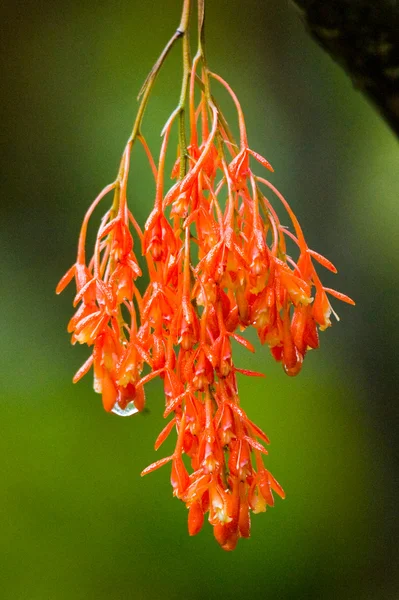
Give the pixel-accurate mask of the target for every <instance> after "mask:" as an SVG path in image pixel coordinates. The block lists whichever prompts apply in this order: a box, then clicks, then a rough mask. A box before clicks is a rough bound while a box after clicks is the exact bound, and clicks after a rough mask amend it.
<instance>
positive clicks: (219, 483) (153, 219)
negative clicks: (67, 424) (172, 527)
mask: <svg viewBox="0 0 399 600" xmlns="http://www.w3.org/2000/svg"><path fill="white" fill-rule="evenodd" d="M198 4H199V39H200V43H199V51H198V53H197V55H196V57H195V58H194V60H193V61H192V62H190V60H189V54H188V33H187V24H188V19H189V2H188V0H185V2H184V6H183V16H182V23H181V25H180V28H179V29H178V31H177V33H176V34H175V35H174V36H173V37H172V39H171V41H170V42H169V44H168V46H167V47H166V49H165V51H164V52H163V54H162V55H161V57H160V59H159V60H158V61H157V63H156V65H155V67H154V69H153V71H152V72H151V73H150V76H149V78H148V79H147V82H146V84H145V86H144V88H143V101H142V104H141V106H140V109H139V113H138V118H137V120H136V124H135V127H134V129H133V133H132V135H131V137H130V138H129V140H128V143H127V145H126V147H125V150H124V153H123V156H122V161H121V166H120V169H119V173H118V176H117V179H116V180H115V182H114V183H112V184H110V185H109V186H107V187H106V188H105V189H104V190H103V191H102V192H101V193H100V194H99V196H98V197H97V198H96V199H95V200H94V202H93V204H92V205H91V206H90V208H89V210H88V211H87V213H86V216H85V218H84V221H83V225H82V229H81V233H80V237H79V244H78V254H77V260H76V263H75V264H74V265H73V266H72V267H71V269H69V271H68V272H67V273H66V275H65V276H64V277H63V278H62V280H61V282H60V283H59V285H58V287H57V293H59V292H61V291H62V290H63V289H64V288H65V287H66V285H68V283H69V282H70V281H72V279H73V278H75V282H76V292H77V293H76V296H75V300H74V305H75V306H78V308H77V310H76V312H75V314H74V316H73V317H72V319H71V321H70V323H69V325H68V331H69V332H70V333H71V334H72V343H75V342H79V343H81V344H83V343H84V344H87V345H88V346H90V347H92V353H91V355H90V357H89V358H88V360H87V361H86V362H85V364H84V365H83V366H82V367H81V368H80V369H79V371H78V372H77V374H76V375H75V377H74V381H78V380H79V379H80V378H81V377H82V376H83V375H84V374H86V373H87V372H88V371H89V369H90V368H91V367H92V366H93V370H94V389H95V391H96V392H98V393H101V394H102V400H103V405H104V408H105V410H107V411H113V412H115V413H117V414H119V415H130V414H133V413H134V412H137V411H142V410H143V409H144V406H145V393H144V387H145V385H146V384H147V383H148V382H149V381H150V380H151V379H153V378H155V377H159V378H161V379H162V381H163V386H164V393H165V413H164V416H165V418H170V420H169V422H168V423H167V425H166V426H165V428H164V429H163V431H162V432H161V433H160V434H159V436H158V438H157V440H156V442H155V448H156V449H158V448H159V447H160V446H161V445H162V443H163V442H164V441H165V439H166V438H167V437H168V436H169V435H170V434H171V433H172V432H173V431H176V434H177V441H176V447H175V450H174V452H173V454H172V455H171V456H168V457H166V458H161V459H160V460H158V461H156V462H155V463H153V464H151V465H150V466H149V467H147V468H146V469H144V471H143V472H142V474H143V475H145V474H147V473H150V472H152V471H153V470H155V469H157V468H159V467H161V466H163V465H165V464H167V463H169V462H170V463H171V484H172V488H173V494H174V495H175V496H176V497H177V498H179V499H181V500H182V501H183V502H184V503H185V504H186V506H187V507H188V509H189V512H188V528H189V533H190V535H195V534H197V533H198V532H199V531H200V529H201V527H202V524H203V521H204V515H206V514H207V515H208V520H209V522H210V523H211V525H212V526H213V528H214V534H215V538H216V539H217V541H218V542H219V544H220V545H221V547H222V548H224V549H225V550H233V549H234V548H235V546H236V544H237V541H238V539H239V538H240V537H249V535H250V513H251V512H253V513H258V512H264V511H265V510H266V507H267V506H273V505H274V497H273V493H275V494H277V495H279V496H280V497H282V498H284V492H283V490H282V488H281V486H280V485H279V484H278V483H277V481H276V480H275V479H274V477H273V476H272V475H271V473H270V472H269V471H268V470H267V469H266V468H265V466H264V457H265V456H266V455H267V451H266V449H265V444H268V441H269V440H268V438H267V436H266V435H265V434H264V433H263V431H262V430H261V429H260V428H259V427H258V426H257V425H255V424H254V423H253V422H252V421H251V420H250V418H249V417H248V416H247V414H246V412H245V411H244V410H243V409H242V408H241V403H240V398H239V392H238V385H237V372H239V373H242V374H244V375H247V376H261V374H260V373H255V372H251V371H248V370H244V369H241V368H239V367H237V366H236V364H235V362H234V359H233V352H232V340H235V341H236V342H238V343H239V344H241V345H242V346H244V347H245V348H246V349H247V350H249V351H251V352H254V347H253V345H252V344H251V343H250V342H249V341H248V340H247V339H246V338H245V337H243V336H242V333H243V332H244V331H245V330H246V329H248V328H251V327H253V328H254V329H255V330H256V332H257V334H258V336H259V339H260V341H261V343H262V344H267V345H268V346H269V348H270V350H271V353H272V356H273V357H274V359H275V360H277V361H279V362H281V363H282V366H283V368H284V370H285V372H286V373H287V374H288V375H290V376H293V375H297V374H298V373H299V371H300V370H301V368H302V364H303V360H304V358H305V355H306V353H307V351H308V350H309V349H312V348H317V347H318V346H319V336H318V331H320V330H324V329H326V328H327V327H329V326H330V325H331V319H330V317H331V314H334V313H333V310H332V307H331V305H330V302H329V299H328V295H330V296H331V295H332V296H335V297H336V298H338V299H339V300H342V301H344V302H348V303H350V304H353V301H352V300H351V299H350V298H348V297H347V296H345V295H343V294H341V293H339V292H336V291H335V290H332V289H330V288H326V287H324V286H323V284H322V283H321V280H320V278H319V275H318V273H317V272H316V268H315V265H316V263H317V264H319V265H322V266H323V267H325V268H327V269H329V270H330V271H332V272H336V269H335V267H334V266H333V265H332V263H331V262H330V261H329V260H327V259H326V258H324V257H323V256H321V255H320V254H318V253H317V252H315V251H314V250H312V249H310V248H309V247H308V245H307V243H306V240H305V237H304V234H303V231H302V229H301V227H300V225H299V222H298V220H297V218H296V216H295V214H294V213H293V211H292V209H291V208H290V206H289V204H288V203H287V201H286V200H285V198H284V197H283V196H282V195H281V194H280V192H279V191H278V190H277V189H276V188H275V187H274V185H273V184H272V183H270V182H269V181H268V179H266V178H265V177H264V176H263V175H258V174H256V169H257V168H261V169H266V170H267V171H269V172H270V171H273V169H272V167H271V165H270V163H269V162H268V161H267V160H266V159H265V158H263V157H262V156H260V155H259V154H258V153H257V152H255V151H254V150H252V149H251V148H250V146H249V145H248V140H247V132H246V127H245V120H244V115H243V112H242V109H241V106H240V104H239V101H238V99H237V96H236V95H235V93H234V92H233V90H232V89H231V88H230V86H229V85H228V84H227V83H226V81H224V79H222V78H221V77H220V76H219V75H216V74H214V73H212V72H211V71H209V69H208V67H207V63H206V60H205V55H204V51H203V2H202V1H200V2H199V3H198ZM178 37H183V50H184V53H183V54H184V74H183V88H182V96H181V100H180V103H179V106H178V108H177V109H176V111H174V113H172V115H171V117H170V118H169V120H168V121H167V123H166V126H165V128H164V131H163V141H162V145H161V149H160V154H159V162H158V166H157V167H156V166H155V162H154V159H153V157H152V154H151V152H150V150H149V148H148V145H147V143H146V141H145V139H144V137H143V135H142V133H141V121H142V117H143V114H144V108H145V106H146V102H147V99H148V96H149V92H150V90H151V87H152V85H153V83H154V81H155V78H156V75H157V72H158V70H159V69H160V67H161V65H162V63H163V60H164V58H165V56H166V54H167V52H168V50H169V48H170V47H171V45H172V44H173V43H174V41H175V40H176V39H177V38H178ZM213 81H214V82H215V85H222V86H223V87H224V88H225V90H227V92H228V93H229V95H230V97H231V98H232V101H233V102H234V104H235V106H236V109H237V116H238V127H239V132H240V139H239V142H238V144H237V143H236V142H235V140H234V138H233V136H232V134H231V131H230V129H229V127H228V125H227V122H226V119H225V118H224V116H223V113H222V111H221V109H220V107H219V105H218V104H217V102H216V100H215V98H214V96H213V95H212V94H213V89H212V91H211V82H213ZM186 103H187V105H188V109H189V116H190V131H189V138H188V140H187V135H186V131H185V125H184V107H185V106H186ZM177 120H178V121H179V136H178V139H179V141H178V158H177V161H176V163H175V165H174V167H173V170H172V174H171V175H172V178H175V179H177V181H176V183H175V184H174V185H173V186H172V187H171V188H170V189H168V190H165V185H164V180H165V160H166V156H167V153H168V152H169V149H170V139H171V131H172V128H173V125H174V123H175V121H177ZM136 140H139V141H140V142H141V143H142V145H143V148H144V150H145V153H146V155H147V158H148V160H149V163H150V166H151V168H152V171H153V173H154V177H155V188H156V191H155V203H154V208H153V210H152V212H151V214H150V216H149V217H148V219H147V222H146V224H145V226H144V230H142V229H141V228H140V226H139V225H138V223H137V222H136V220H135V218H134V217H133V215H132V213H131V211H130V209H129V208H128V201H127V195H128V194H127V192H128V174H129V168H130V157H131V149H132V146H133V143H134V142H135V141H136ZM254 168H255V170H253V169H254ZM111 192H112V193H113V202H112V205H111V207H110V208H109V209H108V210H107V211H106V212H105V214H104V216H103V218H102V220H101V223H100V227H99V229H98V233H97V237H96V242H95V245H94V249H93V255H92V257H91V258H90V259H89V260H87V259H86V250H85V246H86V232H87V228H88V224H89V220H90V218H91V216H92V213H93V211H94V209H95V208H96V207H97V205H98V204H99V203H100V202H101V201H102V200H103V199H104V198H106V197H107V196H108V195H109V194H110V193H111ZM273 199H277V200H278V202H280V203H281V204H282V207H283V208H284V210H285V212H286V214H287V217H288V218H289V219H290V221H291V225H292V229H290V228H288V227H286V226H283V225H282V224H281V222H280V220H279V218H278V216H277V212H276V209H275V208H274V200H273ZM133 232H134V234H135V236H137V238H138V239H139V240H140V244H141V249H140V250H141V252H142V254H143V255H144V257H145V261H146V268H147V271H148V275H149V284H148V287H147V289H146V290H145V292H144V294H143V295H141V294H140V293H139V290H138V287H137V285H136V282H137V279H138V278H139V277H140V276H141V270H140V267H139V264H138V260H137V258H136V254H135V250H134V244H133V235H132V233H133ZM287 242H289V245H288V244H287ZM288 247H292V248H294V249H296V252H295V255H293V253H292V252H290V253H289V252H288V249H287V248H288ZM184 455H186V457H188V462H187V460H184V459H183V457H184ZM188 465H190V466H189V467H188Z"/></svg>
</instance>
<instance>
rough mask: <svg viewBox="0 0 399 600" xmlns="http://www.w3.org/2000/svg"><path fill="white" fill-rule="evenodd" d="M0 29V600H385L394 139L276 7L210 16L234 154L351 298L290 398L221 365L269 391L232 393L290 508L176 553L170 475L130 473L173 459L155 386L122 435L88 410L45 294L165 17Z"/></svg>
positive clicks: (290, 386) (393, 387)
mask: <svg viewBox="0 0 399 600" xmlns="http://www.w3.org/2000/svg"><path fill="white" fill-rule="evenodd" d="M0 10H1V15H0V16H1V20H0V21H1V29H2V32H1V36H0V39H1V41H0V44H1V48H2V61H1V82H2V86H1V87H2V89H1V109H2V110H1V114H2V130H3V132H2V136H1V141H2V144H1V155H2V156H1V168H2V177H1V179H0V186H1V199H2V200H1V222H0V227H1V267H0V269H1V280H2V286H1V288H2V291H1V297H0V303H1V311H0V320H1V329H0V349H1V363H0V364H1V366H0V369H1V380H0V402H1V423H2V424H1V436H0V473H1V491H0V514H1V537H0V565H1V568H0V597H1V598H2V599H4V600H83V599H89V600H90V599H96V600H103V599H111V600H124V599H130V598H132V599H133V598H134V599H135V600H141V599H145V600H161V599H162V600H177V599H180V598H181V599H187V600H201V599H202V598H210V599H214V598H215V599H219V598H244V597H245V598H246V597H248V598H255V597H256V598H261V599H263V598H264V599H266V598H267V599H270V600H271V599H276V600H289V599H295V600H300V599H307V600H330V599H331V600H332V599H334V600H385V599H389V600H390V599H394V598H397V595H396V593H395V589H396V586H397V584H398V577H397V572H396V569H397V565H398V562H397V559H398V554H397V547H398V537H397V533H398V532H397V529H398V521H397V514H396V511H397V504H398V500H399V498H398V464H397V452H398V449H399V440H398V431H397V428H396V427H397V421H398V419H397V417H398V410H397V396H398V394H397V388H398V360H397V352H398V350H397V349H398V347H399V339H398V327H397V321H398V318H397V290H398V286H399V260H398V242H399V238H398V234H397V231H398V216H399V209H398V189H399V169H398V158H399V152H398V146H397V140H395V138H394V136H393V135H392V133H391V132H390V130H389V129H388V127H387V126H386V125H385V124H384V122H383V121H382V120H381V119H380V118H379V116H378V115H377V113H376V112H375V111H374V110H373V109H372V108H371V107H370V106H369V105H368V104H367V103H366V101H365V100H364V98H363V97H362V96H361V95H360V93H358V92H357V91H356V90H355V89H354V87H353V85H352V83H351V82H350V81H349V79H348V78H347V77H346V76H345V75H344V74H343V72H342V71H341V70H340V69H339V68H338V67H337V66H336V65H334V64H333V62H332V61H331V60H330V58H329V57H328V56H326V55H325V54H324V53H322V52H321V50H320V49H319V48H318V47H317V46H316V45H315V44H314V43H313V42H312V41H311V40H310V38H309V37H308V36H307V34H306V33H305V31H304V29H303V26H302V24H301V22H300V18H299V16H298V14H297V13H296V12H295V9H294V8H293V7H292V6H291V5H289V4H288V3H286V2H279V1H278V0H268V1H267V2H256V1H255V0H248V1H246V2H241V1H239V0H229V1H228V2H227V1H226V0H222V1H221V2H209V7H208V12H207V28H206V30H207V51H208V59H209V63H210V66H211V67H212V69H213V70H215V71H217V72H219V73H220V74H221V75H222V76H223V77H225V78H226V79H227V80H228V81H229V82H230V84H231V85H232V87H233V89H234V90H235V91H236V93H237V94H238V96H239V98H240V100H241V102H242V105H243V108H244V110H245V113H246V118H247V127H248V134H249V139H250V143H251V145H252V147H253V148H254V149H256V150H257V151H259V152H260V153H262V154H263V155H264V156H266V157H267V159H268V160H270V162H271V163H272V165H273V166H274V169H275V173H274V174H273V175H272V176H271V179H272V181H273V183H274V184H275V185H277V187H279V188H280V189H281V191H282V192H283V193H284V194H285V195H286V196H287V198H288V200H289V201H290V202H291V205H292V207H293V208H294V210H295V211H296V213H297V215H298V217H299V219H300V221H301V223H302V225H303V227H304V230H305V233H306V235H307V238H308V241H309V244H310V246H311V247H312V248H314V249H316V250H317V251H319V252H321V253H323V254H325V255H326V256H327V257H328V258H330V259H331V260H332V261H333V262H334V263H335V264H336V265H337V266H338V268H339V273H338V275H337V276H334V277H332V276H330V275H329V273H327V272H326V273H325V274H324V275H325V277H324V281H325V282H326V285H329V286H330V287H335V288H336V289H339V290H341V291H343V292H344V293H347V294H349V295H350V296H352V297H353V298H355V300H356V302H357V306H356V307H355V308H352V307H349V306H346V305H341V304H340V303H339V302H337V301H336V302H335V301H333V303H334V308H336V310H337V311H338V313H339V314H340V316H341V319H342V320H341V322H340V323H338V324H334V327H333V328H332V329H330V330H328V331H326V332H325V333H323V334H322V335H321V349H320V350H318V351H317V352H312V353H310V355H309V356H308V357H307V360H306V361H305V366H304V369H303V372H302V373H301V374H300V375H299V377H298V378H296V379H291V378H288V377H287V376H285V374H284V373H283V371H282V369H281V367H280V366H279V365H276V364H274V362H273V360H272V358H271V356H270V354H269V352H268V350H267V348H259V347H258V352H257V353H256V355H255V356H249V355H248V353H246V352H244V351H241V350H240V349H239V348H237V363H238V365H239V366H241V367H242V368H248V369H256V370H261V371H264V372H265V373H266V374H267V377H266V379H265V380H258V379H256V380H252V379H248V378H244V377H241V378H240V381H239V384H240V393H241V398H242V405H243V407H244V408H245V410H246V411H247V412H248V413H249V415H250V416H251V418H253V420H254V421H255V422H256V423H258V424H259V425H260V426H261V427H262V429H264V430H265V431H266V432H267V433H268V435H269V436H270V438H271V445H270V448H269V457H268V458H267V461H266V463H267V467H268V468H270V470H271V471H272V473H273V474H274V475H275V476H276V478H277V479H278V481H279V482H280V483H281V484H282V485H283V487H284V489H285V490H286V493H287V498H286V500H285V501H281V500H279V499H278V498H277V499H276V506H275V507H274V508H273V509H269V510H268V512H267V513H266V514H260V515H255V516H254V517H253V520H252V537H251V539H250V540H241V541H240V542H239V544H238V547H237V549H236V550H235V552H234V553H224V552H223V551H222V550H221V549H220V548H219V547H218V545H217V544H216V542H215V541H214V540H213V538H212V532H211V527H210V526H209V525H208V524H207V523H206V524H205V526H204V529H203V531H202V532H201V533H200V534H199V535H198V536H197V537H195V538H190V537H189V536H188V533H187V525H186V517H187V511H186V508H185V506H184V505H183V504H182V503H180V502H179V501H178V500H176V499H174V498H173V497H172V494H171V487H170V483H169V472H168V468H167V467H166V468H164V469H162V470H160V471H157V472H155V473H153V474H152V475H150V476H148V477H146V478H144V479H141V478H140V471H141V470H142V469H143V468H144V467H145V466H147V465H148V464H149V463H151V462H153V461H154V460H156V459H157V458H159V457H160V456H163V455H165V454H166V452H167V451H168V448H166V450H165V449H164V448H162V449H161V450H159V452H158V454H156V453H155V451H154V449H153V443H154V440H155V438H156V436H157V434H158V432H159V431H160V429H161V428H162V427H163V419H162V405H163V397H162V389H161V386H160V384H159V383H151V384H150V385H148V386H147V397H148V408H149V412H148V413H146V414H143V415H136V416H134V417H132V418H130V419H129V418H128V419H122V418H118V417H117V416H115V415H109V414H106V413H105V412H104V411H103V409H102V406H101V399H100V397H99V396H97V395H96V394H95V393H94V392H93V390H92V382H91V375H88V376H87V377H86V378H85V379H84V380H83V381H82V382H80V383H79V384H78V385H76V386H73V385H72V382H71V379H72V375H73V374H74V372H75V371H76V370H77V368H78V367H79V366H80V364H81V363H82V362H83V361H84V359H85V357H86V356H87V349H85V348H81V347H79V348H77V347H75V348H72V347H71V346H70V344H69V339H68V335H67V333H66V324H67V321H68V319H69V318H70V316H71V314H72V305H71V302H72V297H73V292H72V289H69V288H68V291H67V292H65V293H64V294H63V295H62V296H61V297H58V298H57V297H56V296H55V293H54V289H55V285H56V283H57V281H58V279H59V278H60V277H61V275H62V274H63V273H64V272H65V271H66V269H67V268H68V267H69V266H70V265H71V264H72V263H73V262H74V260H75V251H76V242H77V236H78V231H79V227H80V223H81V220H82V217H83V215H84V213H85V211H86V208H87V207H88V205H89V203H90V202H91V200H92V199H93V198H94V197H95V196H96V195H97V193H98V192H99V191H100V189H101V188H102V187H103V186H104V185H106V184H107V183H109V182H110V181H112V180H113V179H114V178H115V175H116V171H117V168H118V164H119V158H120V155H121V152H122V149H123V146H124V143H125V141H126V140H127V137H128V135H129V133H130V129H131V126H132V123H133V119H134V115H135V110H136V106H137V104H136V99H135V98H136V95H137V92H138V90H139V89H140V87H141V84H142V82H143V80H144V78H145V76H146V74H147V72H148V71H149V69H150V68H151V66H152V64H153V62H154V61H155V59H156V57H157V55H158V54H159V52H160V50H161V49H162V47H163V45H164V44H165V43H166V41H167V39H168V38H169V36H170V35H171V33H172V32H173V31H174V29H175V28H176V26H177V25H178V21H179V17H180V2H179V1H177V0H174V1H172V0H168V1H161V0H150V1H147V2H144V1H139V0H130V1H128V0H114V1H112V2H111V1H100V2H91V1H88V0H80V1H79V2H76V1H74V0H64V1H63V2H61V1H60V0H52V1H51V2H50V1H46V0H37V1H36V2H34V3H33V2H32V3H29V2H27V3H23V2H21V1H19V0H17V1H15V0H14V1H12V2H11V1H10V0H5V2H3V4H2V8H1V9H0ZM193 37H194V36H193ZM180 60H181V58H180V49H178V48H176V49H174V51H173V52H172V54H171V56H170V57H169V59H168V62H167V65H166V66H165V71H164V72H163V73H162V75H161V76H160V78H159V80H158V82H157V84H156V87H155V90H154V93H153V96H152V100H151V102H150V106H149V109H148V111H147V113H146V118H145V121H144V133H145V134H146V136H147V138H148V140H149V143H150V146H151V148H152V149H153V150H155V149H156V148H157V144H159V133H160V130H161V128H162V125H163V124H164V122H165V121H166V119H167V117H168V115H169V113H170V112H171V111H172V110H173V108H174V107H175V105H176V104H177V101H178V96H179V88H180V68H181V66H180ZM215 90H216V94H217V95H219V97H220V98H221V100H222V102H225V106H226V113H227V115H228V118H229V121H230V120H232V119H233V117H234V111H233V109H232V107H231V106H230V103H229V101H228V99H227V97H226V96H225V94H224V93H223V91H222V90H220V88H217V87H216V84H215ZM134 160H135V161H136V162H134V163H133V168H132V172H131V179H130V188H129V190H130V203H131V206H132V207H133V210H134V212H135V214H136V216H137V218H138V220H139V221H140V222H141V223H143V222H144V221H145V218H146V215H147V214H148V213H149V211H150V207H151V204H152V202H153V187H152V182H151V175H150V173H149V169H148V168H147V167H146V166H145V161H144V159H143V156H142V153H141V152H139V151H137V152H135V154H134ZM136 165H137V166H136ZM98 216H99V215H97V217H98ZM251 339H252V338H251ZM395 421H396V422H395ZM160 453H161V454H160ZM395 461H396V462H395Z"/></svg>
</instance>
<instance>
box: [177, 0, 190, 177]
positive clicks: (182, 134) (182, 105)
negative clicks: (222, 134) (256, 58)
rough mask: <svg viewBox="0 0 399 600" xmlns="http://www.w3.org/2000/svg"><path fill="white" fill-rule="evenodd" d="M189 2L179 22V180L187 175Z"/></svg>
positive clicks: (186, 3) (188, 1)
mask: <svg viewBox="0 0 399 600" xmlns="http://www.w3.org/2000/svg"><path fill="white" fill-rule="evenodd" d="M190 8H191V7H190V0H185V2H184V9H183V16H184V17H185V19H184V20H183V18H182V22H181V29H180V30H181V31H182V35H183V81H182V87H181V93H180V100H179V105H178V113H179V146H180V173H179V177H180V179H183V177H184V176H185V175H186V173H187V158H188V152H187V137H186V114H185V112H186V100H187V90H188V82H189V78H190V69H191V60H190V33H189V27H188V25H189V21H190Z"/></svg>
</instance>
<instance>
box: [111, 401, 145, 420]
mask: <svg viewBox="0 0 399 600" xmlns="http://www.w3.org/2000/svg"><path fill="white" fill-rule="evenodd" d="M112 412H113V413H115V414H116V415H118V416H119V417H131V416H132V415H134V414H136V413H137V412H139V409H138V408H136V407H135V405H134V402H129V403H128V404H127V405H126V408H121V407H120V406H119V404H118V403H117V402H115V404H114V407H113V409H112Z"/></svg>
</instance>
